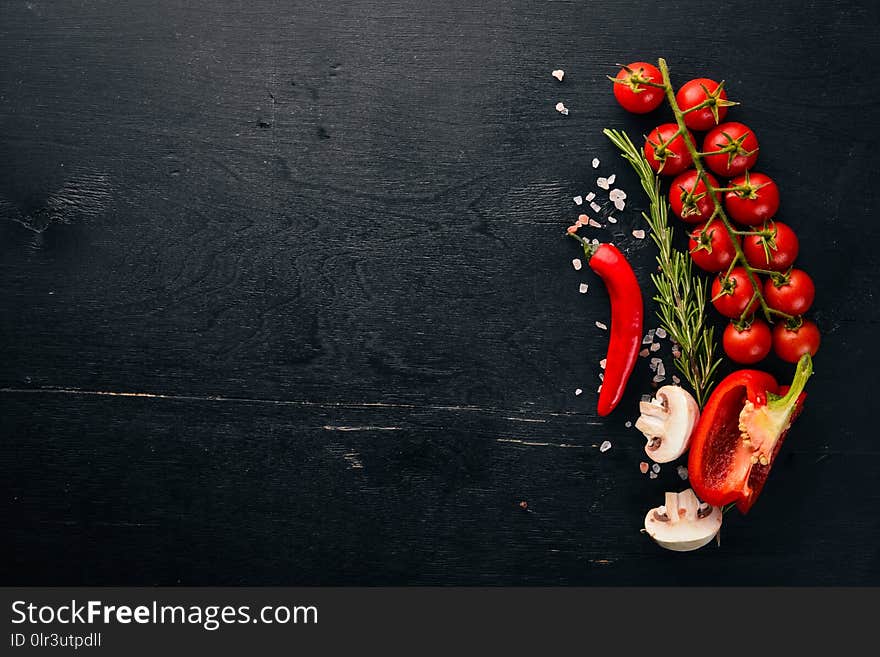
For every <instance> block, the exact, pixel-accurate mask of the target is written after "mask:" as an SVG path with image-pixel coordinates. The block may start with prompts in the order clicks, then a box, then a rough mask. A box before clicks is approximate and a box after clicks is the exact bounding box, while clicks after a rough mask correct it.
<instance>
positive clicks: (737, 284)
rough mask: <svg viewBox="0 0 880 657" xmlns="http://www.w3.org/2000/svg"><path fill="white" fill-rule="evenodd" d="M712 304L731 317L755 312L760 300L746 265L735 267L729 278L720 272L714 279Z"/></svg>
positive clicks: (734, 317)
mask: <svg viewBox="0 0 880 657" xmlns="http://www.w3.org/2000/svg"><path fill="white" fill-rule="evenodd" d="M712 305H713V306H715V310H717V311H718V312H719V313H721V314H722V315H724V316H725V317H730V318H731V319H736V318H738V317H741V316H742V315H743V314H746V315H747V314H749V313H751V312H754V310H755V308H756V307H757V305H758V300H757V299H756V298H755V288H753V287H752V281H751V280H750V279H749V274H748V272H746V269H745V267H734V268H733V271H731V272H730V276H728V277H727V278H725V277H724V274H721V273H719V274H718V275H717V276H716V277H715V278H714V279H713V280H712ZM747 307H748V310H746V308H747Z"/></svg>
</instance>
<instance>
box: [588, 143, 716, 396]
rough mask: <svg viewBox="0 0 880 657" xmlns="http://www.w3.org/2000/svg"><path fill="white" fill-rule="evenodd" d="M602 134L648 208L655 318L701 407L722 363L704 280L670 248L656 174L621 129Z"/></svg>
mask: <svg viewBox="0 0 880 657" xmlns="http://www.w3.org/2000/svg"><path fill="white" fill-rule="evenodd" d="M604 134H605V136H606V137H608V138H609V139H610V140H611V142H612V143H613V144H614V145H615V146H616V147H617V148H618V150H619V151H620V153H621V155H622V156H623V158H624V159H625V160H626V161H627V162H629V164H630V165H631V166H632V168H633V169H634V170H635V172H636V174H638V177H639V181H640V182H641V184H642V188H643V189H644V190H645V194H647V196H648V201H649V206H648V212H643V213H642V217H644V219H645V221H646V222H647V223H648V226H649V227H650V228H651V239H652V240H654V243H655V244H656V245H657V264H658V265H659V269H660V271H659V272H658V273H655V274H651V280H652V281H653V282H654V286H655V287H656V288H657V295H656V296H655V297H654V300H655V301H656V302H657V303H658V305H659V309H658V312H657V317H658V319H659V320H660V324H661V326H662V327H663V328H664V329H665V330H666V332H667V333H668V334H669V336H670V337H671V338H672V339H673V340H674V341H675V342H676V343H678V345H679V348H680V349H681V355H680V356H679V357H678V358H676V359H675V367H676V369H678V371H679V372H681V374H682V376H684V378H685V380H686V381H687V382H688V383H689V384H690V386H691V388H692V389H693V391H694V396H695V397H696V399H697V403H698V404H699V405H700V407H701V408H702V406H703V404H704V403H705V401H706V399H707V397H708V395H709V391H710V390H711V389H712V385H713V378H714V375H715V370H716V369H717V367H718V365H719V364H720V363H721V360H720V359H719V358H716V356H715V334H714V328H713V327H712V326H710V325H709V324H708V322H707V313H706V303H707V300H708V291H707V289H708V288H707V283H706V282H705V281H701V280H700V279H699V278H697V277H696V276H694V275H693V271H692V263H691V258H690V256H689V255H688V254H686V253H683V252H681V251H679V250H677V249H675V248H674V247H673V246H672V228H671V227H670V226H669V221H668V204H667V202H666V197H665V196H663V195H662V194H661V193H660V178H659V177H658V176H657V175H656V174H655V173H654V170H653V169H651V166H650V165H649V164H648V161H647V160H646V159H645V157H644V155H643V154H642V152H641V150H640V149H638V148H637V147H636V146H635V144H633V143H632V140H631V139H630V138H629V137H628V136H627V134H626V133H625V132H621V131H619V130H609V129H606V130H604Z"/></svg>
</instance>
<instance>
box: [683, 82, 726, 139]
mask: <svg viewBox="0 0 880 657" xmlns="http://www.w3.org/2000/svg"><path fill="white" fill-rule="evenodd" d="M722 84H723V83H722ZM719 87H721V88H720V89H719ZM707 100H708V101H710V104H708V105H706V107H703V108H700V109H698V110H691V108H693V107H696V106H697V105H700V104H701V103H704V102H706V101H707ZM719 101H720V102H719ZM725 101H727V92H726V91H724V87H722V86H721V85H719V84H718V83H717V82H715V80H710V79H709V78H696V79H695V80H690V81H688V82H685V83H684V84H683V85H682V86H681V89H679V90H678V93H677V94H675V102H676V103H678V106H679V108H680V109H681V111H682V112H687V113H686V114H685V115H684V124H685V125H686V126H687V127H688V128H690V129H691V130H708V129H709V128H712V127H714V126H716V125H718V123H720V122H721V121H722V120H724V117H725V115H726V114H727V105H729V104H730V103H727V102H725ZM713 108H714V111H713ZM688 110H691V111H688Z"/></svg>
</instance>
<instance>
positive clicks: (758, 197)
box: [724, 171, 779, 226]
mask: <svg viewBox="0 0 880 657" xmlns="http://www.w3.org/2000/svg"><path fill="white" fill-rule="evenodd" d="M728 186H729V187H742V189H741V190H738V191H732V192H725V194H724V207H725V208H727V214H728V216H729V217H730V218H731V219H733V220H734V221H738V222H739V223H741V224H745V225H746V226H759V225H761V224H763V223H764V222H765V221H768V220H770V219H772V218H773V217H774V215H775V214H776V211H777V210H778V209H779V187H777V186H776V183H775V182H773V179H772V178H771V177H770V176H768V175H766V174H763V173H750V172H748V171H746V172H745V173H744V174H743V175H741V176H737V177H736V178H734V179H732V180H731V181H730V185H728Z"/></svg>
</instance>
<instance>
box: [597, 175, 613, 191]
mask: <svg viewBox="0 0 880 657" xmlns="http://www.w3.org/2000/svg"><path fill="white" fill-rule="evenodd" d="M596 187H599V188H600V189H608V188H609V187H611V183H610V182H609V181H608V178H603V177H602V176H599V177H598V178H596Z"/></svg>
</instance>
